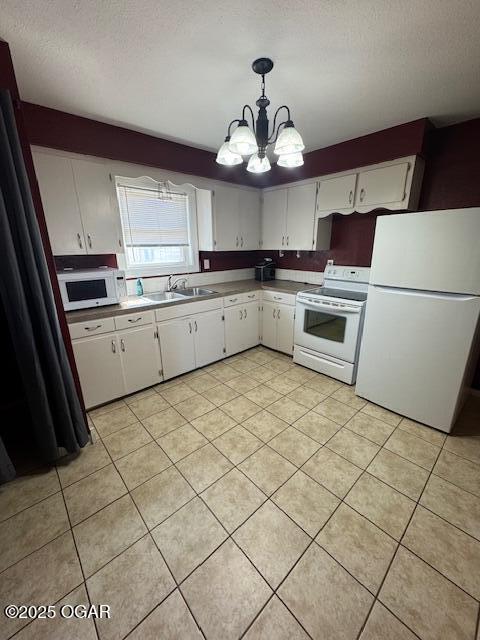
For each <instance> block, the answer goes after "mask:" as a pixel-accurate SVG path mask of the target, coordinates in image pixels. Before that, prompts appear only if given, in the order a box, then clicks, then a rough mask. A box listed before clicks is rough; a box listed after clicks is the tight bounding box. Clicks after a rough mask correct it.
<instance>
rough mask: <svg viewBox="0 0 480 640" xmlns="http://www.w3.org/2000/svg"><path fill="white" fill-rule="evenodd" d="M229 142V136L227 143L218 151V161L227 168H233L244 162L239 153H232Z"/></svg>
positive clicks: (226, 139)
mask: <svg viewBox="0 0 480 640" xmlns="http://www.w3.org/2000/svg"><path fill="white" fill-rule="evenodd" d="M229 140H230V138H229V137H228V136H227V137H226V138H225V142H224V143H223V144H222V146H221V147H220V149H219V150H218V153H217V157H216V161H217V162H218V164H223V165H225V166H226V167H233V166H234V165H236V164H241V163H242V162H243V158H242V156H240V155H239V154H238V153H233V152H232V151H230V148H229V146H228V143H229Z"/></svg>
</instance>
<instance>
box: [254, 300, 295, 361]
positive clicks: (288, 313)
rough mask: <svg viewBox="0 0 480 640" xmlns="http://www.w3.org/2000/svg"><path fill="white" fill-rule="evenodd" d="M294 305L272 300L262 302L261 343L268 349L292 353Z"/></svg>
mask: <svg viewBox="0 0 480 640" xmlns="http://www.w3.org/2000/svg"><path fill="white" fill-rule="evenodd" d="M294 323H295V307H293V306H291V305H288V304H278V303H273V302H263V303H262V334H261V343H262V344H263V345H265V346H266V347H269V348H270V349H275V350H276V351H282V352H283V353H287V354H288V355H291V354H292V353H293V328H294Z"/></svg>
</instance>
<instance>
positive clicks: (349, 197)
mask: <svg viewBox="0 0 480 640" xmlns="http://www.w3.org/2000/svg"><path fill="white" fill-rule="evenodd" d="M352 202H353V191H352V190H350V193H349V194H348V203H349V204H352Z"/></svg>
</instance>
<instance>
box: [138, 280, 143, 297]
mask: <svg viewBox="0 0 480 640" xmlns="http://www.w3.org/2000/svg"><path fill="white" fill-rule="evenodd" d="M137 296H143V283H142V279H141V278H137Z"/></svg>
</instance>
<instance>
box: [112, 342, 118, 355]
mask: <svg viewBox="0 0 480 640" xmlns="http://www.w3.org/2000/svg"><path fill="white" fill-rule="evenodd" d="M112 352H113V353H117V345H116V344H115V340H112Z"/></svg>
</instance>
